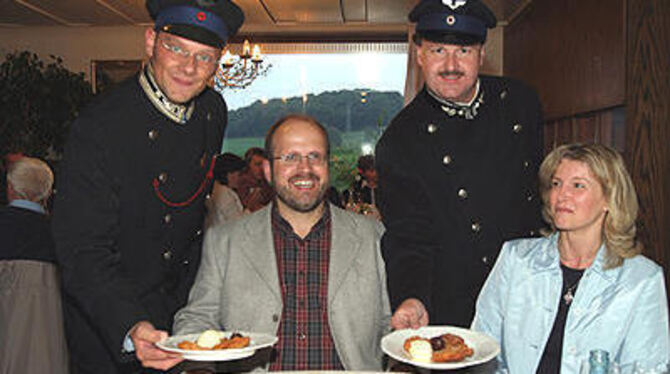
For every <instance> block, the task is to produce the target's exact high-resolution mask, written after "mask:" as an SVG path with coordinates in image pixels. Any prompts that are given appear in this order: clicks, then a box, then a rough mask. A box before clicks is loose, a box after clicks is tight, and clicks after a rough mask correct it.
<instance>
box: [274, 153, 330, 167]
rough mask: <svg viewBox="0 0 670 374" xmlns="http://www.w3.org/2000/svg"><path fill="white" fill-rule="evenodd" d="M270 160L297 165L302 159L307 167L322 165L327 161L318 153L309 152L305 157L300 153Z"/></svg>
mask: <svg viewBox="0 0 670 374" xmlns="http://www.w3.org/2000/svg"><path fill="white" fill-rule="evenodd" d="M272 159H273V160H281V161H282V162H284V163H286V164H288V165H299V164H300V163H301V162H302V160H303V159H305V160H307V163H308V164H309V165H323V164H325V163H326V161H327V158H326V156H325V155H323V154H321V153H318V152H310V153H308V154H306V155H301V154H300V153H295V152H294V153H287V154H285V155H281V156H277V157H273V158H272Z"/></svg>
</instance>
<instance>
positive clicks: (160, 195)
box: [152, 156, 216, 208]
mask: <svg viewBox="0 0 670 374" xmlns="http://www.w3.org/2000/svg"><path fill="white" fill-rule="evenodd" d="M215 158H216V156H212V160H211V161H210V163H209V170H207V173H206V174H205V179H204V180H203V181H202V183H200V187H198V190H197V191H195V193H194V194H193V195H192V196H191V197H189V198H188V199H186V200H184V201H181V202H177V203H175V202H172V201H170V200H168V199H167V198H166V197H165V196H164V195H163V193H162V192H161V191H160V190H159V189H158V186H159V185H160V182H159V181H158V178H154V180H153V182H152V184H153V186H154V191H155V192H156V196H158V199H159V200H160V201H162V202H163V204H165V205H167V206H169V207H172V208H182V207H185V206H187V205H189V204H191V203H192V202H193V200H195V199H196V198H197V197H198V196H199V195H200V194H201V193H202V192H203V191H204V190H205V187H207V183H209V181H210V180H212V179H213V178H214V162H215Z"/></svg>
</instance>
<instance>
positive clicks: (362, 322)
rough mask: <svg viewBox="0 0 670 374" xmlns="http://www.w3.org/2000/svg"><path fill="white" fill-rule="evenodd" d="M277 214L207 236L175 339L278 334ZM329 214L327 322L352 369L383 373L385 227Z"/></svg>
mask: <svg viewBox="0 0 670 374" xmlns="http://www.w3.org/2000/svg"><path fill="white" fill-rule="evenodd" d="M271 209H272V205H270V206H267V207H265V208H263V209H261V210H259V211H258V212H256V213H254V214H251V215H248V216H245V217H243V218H241V219H239V220H236V221H233V222H231V223H229V224H226V225H224V226H216V227H213V228H212V229H211V230H209V231H208V233H207V237H206V239H205V244H204V247H203V258H202V262H201V265H200V270H199V271H198V276H197V278H196V282H195V285H194V286H193V289H192V290H191V294H190V296H189V301H188V305H187V306H186V307H185V308H184V309H182V310H180V311H179V313H177V315H176V316H175V325H174V331H175V332H176V333H177V334H189V333H200V332H202V331H204V330H206V329H222V328H224V329H226V330H232V331H235V330H241V331H253V332H263V333H268V334H273V335H274V334H276V333H277V332H278V329H279V323H280V321H281V312H282V294H281V289H280V284H279V282H280V281H279V273H278V269H277V261H276V256H275V249H274V246H273V244H272V243H273V237H272V228H271V223H270V222H271ZM330 209H331V210H330V211H331V217H332V226H331V227H332V242H331V252H330V265H329V279H328V320H329V323H330V329H331V332H332V334H333V340H334V342H335V347H336V349H337V352H338V354H339V356H340V359H341V361H342V364H343V365H344V367H345V368H346V369H347V370H368V371H380V370H381V369H382V364H381V358H382V353H381V349H380V340H381V338H382V336H383V335H384V333H385V332H387V331H388V329H389V320H390V310H389V303H388V296H387V293H386V276H385V272H384V263H383V260H382V257H381V253H380V251H379V238H380V235H381V233H382V231H383V228H382V226H381V224H380V223H378V222H377V221H375V220H372V219H369V218H365V217H363V216H361V215H356V214H353V213H349V212H345V211H343V210H341V209H339V208H337V207H335V206H332V205H331V207H330ZM257 356H258V355H257ZM252 361H253V360H252ZM263 364H264V362H261V365H263ZM251 365H253V364H251ZM248 369H250V367H247V368H246V370H248Z"/></svg>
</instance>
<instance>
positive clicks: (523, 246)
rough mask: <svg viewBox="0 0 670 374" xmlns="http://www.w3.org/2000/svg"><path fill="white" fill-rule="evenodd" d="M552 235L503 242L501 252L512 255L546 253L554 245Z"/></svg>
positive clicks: (521, 255)
mask: <svg viewBox="0 0 670 374" xmlns="http://www.w3.org/2000/svg"><path fill="white" fill-rule="evenodd" d="M554 241H555V238H554V236H553V235H551V236H548V237H540V238H521V239H514V240H510V241H507V242H505V244H503V249H502V252H503V253H506V254H507V255H511V256H514V257H520V258H523V257H528V256H534V255H537V254H542V253H546V252H547V251H548V249H549V248H551V247H552V246H553V245H554Z"/></svg>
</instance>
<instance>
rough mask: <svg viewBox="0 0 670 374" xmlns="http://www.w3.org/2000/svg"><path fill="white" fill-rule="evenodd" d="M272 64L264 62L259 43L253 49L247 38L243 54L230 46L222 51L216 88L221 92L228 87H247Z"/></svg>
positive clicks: (215, 76)
mask: <svg viewBox="0 0 670 374" xmlns="http://www.w3.org/2000/svg"><path fill="white" fill-rule="evenodd" d="M271 66H272V65H271V64H266V63H264V61H263V56H262V55H261V48H260V47H259V46H258V44H256V45H254V47H253V49H252V48H251V44H249V40H245V41H244V44H243V45H242V53H241V54H239V55H235V54H232V53H230V51H229V50H228V48H226V50H225V51H224V52H223V53H222V55H221V58H220V59H219V67H218V69H217V70H216V74H215V75H214V88H215V89H216V90H217V91H219V92H223V90H225V89H226V88H233V89H242V88H245V87H247V86H249V85H250V84H251V83H252V82H253V81H254V80H256V78H258V77H260V76H263V75H265V74H266V73H267V72H268V69H269V68H270V67H271Z"/></svg>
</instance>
